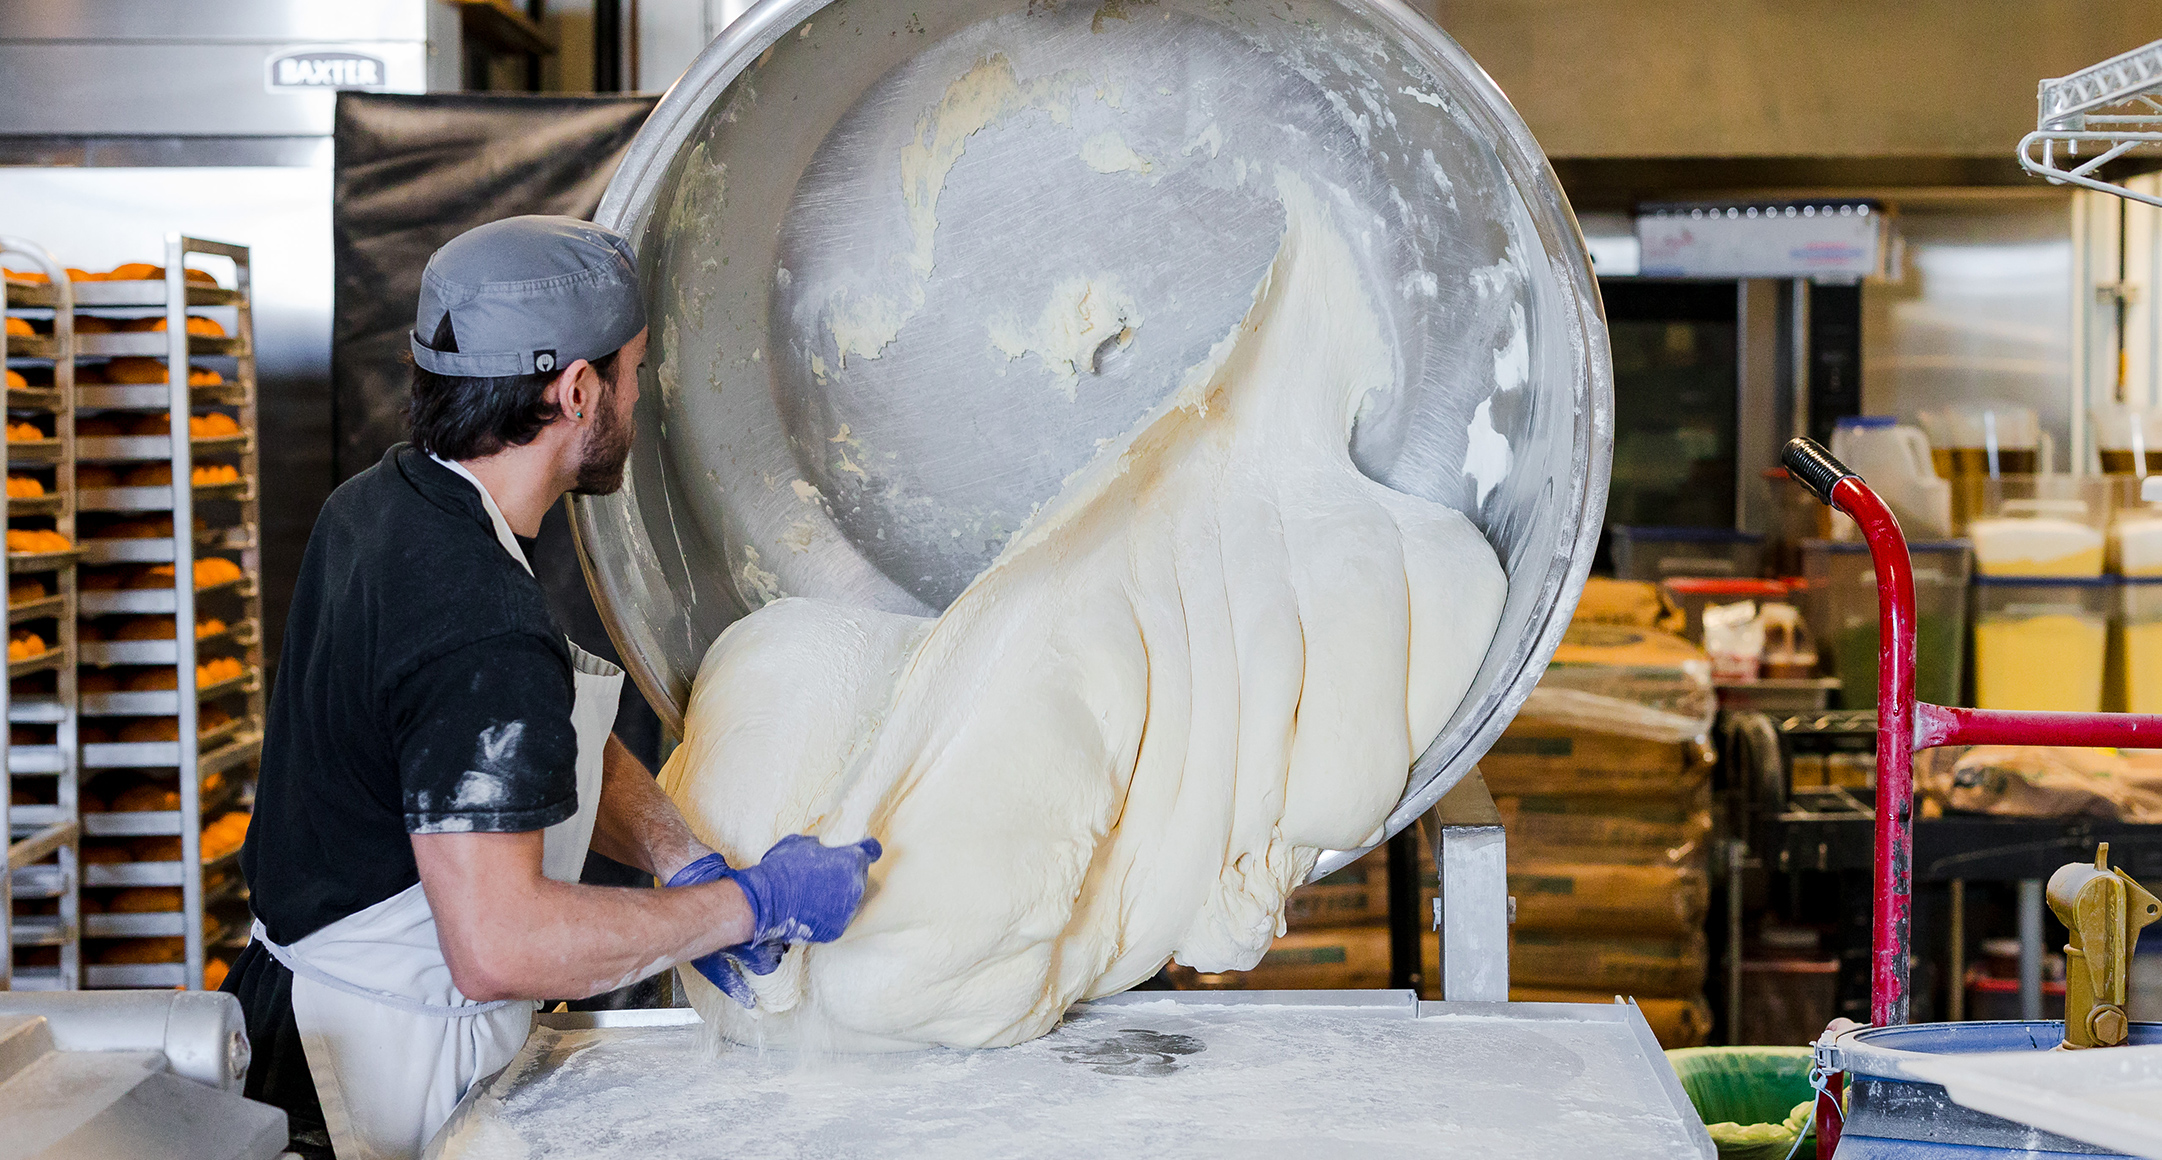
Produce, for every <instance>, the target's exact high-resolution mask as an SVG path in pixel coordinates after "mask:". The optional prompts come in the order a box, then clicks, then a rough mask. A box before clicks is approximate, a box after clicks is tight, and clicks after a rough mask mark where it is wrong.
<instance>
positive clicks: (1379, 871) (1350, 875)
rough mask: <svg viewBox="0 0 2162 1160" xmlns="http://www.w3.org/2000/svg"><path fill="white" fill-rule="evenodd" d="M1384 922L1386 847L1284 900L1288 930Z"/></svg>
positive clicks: (1386, 890)
mask: <svg viewBox="0 0 2162 1160" xmlns="http://www.w3.org/2000/svg"><path fill="white" fill-rule="evenodd" d="M1387 921H1389V857H1388V850H1387V848H1386V847H1384V848H1383V849H1380V850H1376V851H1374V852H1373V853H1371V854H1368V855H1367V856H1366V857H1364V858H1361V859H1359V860H1358V861H1356V862H1353V863H1352V864H1351V865H1349V866H1346V867H1344V868H1343V869H1341V870H1338V871H1337V872H1336V873H1334V874H1331V875H1329V876H1328V877H1327V878H1324V879H1322V880H1321V881H1319V882H1314V883H1310V884H1308V885H1306V886H1301V887H1299V888H1298V889H1297V890H1294V891H1292V892H1291V894H1290V895H1289V896H1288V897H1286V898H1285V899H1284V924H1285V926H1287V927H1288V928H1290V929H1291V930H1317V929H1321V928H1325V927H1334V926H1361V925H1365V924H1368V923H1385V922H1387Z"/></svg>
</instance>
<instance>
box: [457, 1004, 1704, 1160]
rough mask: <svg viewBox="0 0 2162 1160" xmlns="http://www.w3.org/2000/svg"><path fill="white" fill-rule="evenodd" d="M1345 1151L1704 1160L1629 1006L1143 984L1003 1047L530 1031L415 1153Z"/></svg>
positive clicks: (696, 1030)
mask: <svg viewBox="0 0 2162 1160" xmlns="http://www.w3.org/2000/svg"><path fill="white" fill-rule="evenodd" d="M689 1015H690V1013H689V1012H688V1011H683V1012H680V1013H679V1012H676V1011H669V1012H610V1013H603V1014H600V1015H598V1016H582V1017H572V1019H571V1020H570V1021H572V1022H578V1021H598V1022H601V1023H603V1024H606V1023H611V1022H627V1021H638V1020H645V1021H651V1020H655V1019H675V1018H679V1017H689ZM548 1018H550V1019H551V1020H554V1021H563V1020H564V1017H562V1016H555V1017H548ZM1346 1145H1351V1146H1355V1147H1357V1148H1359V1149H1360V1150H1361V1153H1362V1154H1366V1155H1374V1156H1427V1155H1433V1156H1441V1155H1447V1156H1452V1157H1474V1156H1496V1157H1500V1156H1509V1157H1522V1156H1539V1157H1547V1158H1558V1157H1570V1156H1586V1157H1589V1156H1599V1157H1607V1158H1622V1157H1647V1158H1650V1157H1659V1158H1662V1160H1663V1158H1668V1157H1680V1156H1704V1157H1709V1156H1711V1155H1712V1154H1713V1153H1712V1145H1711V1141H1710V1138H1709V1137H1708V1136H1707V1135H1706V1134H1705V1131H1704V1128H1703V1125H1702V1124H1701V1123H1700V1122H1699V1121H1698V1119H1697V1117H1696V1114H1695V1113H1694V1112H1693V1111H1692V1110H1690V1107H1689V1102H1688V1100H1687V1098H1686V1097H1685V1096H1684V1095H1683V1093H1682V1091H1681V1087H1680V1085H1679V1084H1678V1083H1677V1082H1676V1080H1675V1078H1674V1073H1673V1071H1672V1070H1671V1069H1670V1068H1668V1066H1667V1064H1666V1061H1665V1059H1664V1058H1663V1057H1661V1056H1660V1054H1659V1048H1658V1044H1657V1042H1656V1041H1655V1040H1654V1039H1653V1038H1652V1035H1651V1032H1650V1029H1649V1028H1647V1027H1646V1026H1645V1024H1644V1021H1643V1018H1642V1017H1641V1016H1640V1015H1639V1014H1638V1013H1637V1012H1636V1010H1635V1009H1634V1008H1631V1007H1622V1006H1612V1007H1604V1006H1590V1005H1576V1004H1547V1003H1536V1004H1535V1003H1510V1004H1501V1003H1416V1004H1414V1002H1413V1001H1412V999H1411V997H1410V995H1409V994H1408V993H1406V992H1369V991H1361V992H1277V993H1245V994H1238V993H1215V994H1210V993H1192V992H1187V993H1167V992H1141V993H1133V994H1129V995H1123V996H1119V997H1118V998H1116V999H1113V1000H1108V1001H1104V1002H1098V1003H1093V1004H1085V1005H1083V1006H1080V1007H1076V1008H1075V1009H1074V1011H1073V1013H1072V1014H1071V1016H1070V1017H1069V1019H1068V1020H1067V1022H1066V1023H1065V1024H1064V1025H1062V1026H1061V1027H1060V1028H1059V1029H1058V1030H1057V1031H1055V1032H1053V1033H1052V1034H1050V1035H1047V1036H1045V1037H1043V1038H1042V1039H1038V1040H1035V1041H1034V1042H1031V1043H1027V1044H1023V1045H1021V1046H1019V1047H1010V1048H1001V1049H996V1050H988V1051H975V1052H965V1051H946V1050H933V1051H925V1052H913V1053H908V1054H903V1055H886V1056H828V1057H824V1058H816V1059H813V1058H808V1057H804V1056H798V1055H795V1054H790V1053H781V1052H765V1053H761V1052H758V1051H755V1050H752V1049H749V1048H742V1047H733V1046H723V1047H722V1048H721V1049H720V1050H719V1052H718V1054H716V1051H715V1047H714V1042H713V1039H712V1038H711V1036H710V1033H709V1032H708V1031H707V1030H706V1029H705V1028H704V1027H703V1026H702V1025H700V1024H697V1023H695V1022H693V1023H682V1022H674V1023H667V1024H660V1025H648V1026H598V1027H591V1028H580V1029H558V1028H551V1027H545V1026H544V1027H542V1028H539V1029H537V1030H536V1031H535V1033H534V1035H533V1038H532V1039H531V1040H530V1041H529V1042H528V1043H527V1044H526V1047H525V1050H524V1051H523V1052H522V1053H521V1054H520V1055H519V1057H518V1059H517V1060H516V1061H514V1062H513V1063H512V1064H511V1066H510V1067H508V1068H506V1069H505V1070H504V1072H503V1074H502V1075H501V1076H499V1077H497V1078H496V1080H495V1081H494V1082H493V1083H491V1084H489V1085H487V1086H486V1087H485V1088H482V1089H477V1090H476V1091H474V1092H473V1093H472V1094H471V1095H469V1096H468V1097H467V1098H466V1101H465V1102H464V1104H462V1105H461V1106H460V1108H459V1110H458V1113H457V1114H456V1115H455V1116H454V1117H453V1119H452V1121H451V1123H450V1125H449V1126H448V1127H446V1128H445V1130H444V1132H443V1133H442V1135H441V1136H440V1137H439V1138H438V1139H437V1140H436V1142H435V1144H434V1145H433V1146H432V1147H431V1149H430V1152H429V1155H431V1156H441V1157H473V1158H495V1157H506V1158H508V1157H534V1158H538V1157H555V1156H560V1157H572V1156H577V1157H638V1158H640V1160H646V1158H653V1160H662V1158H668V1157H708V1156H711V1157H720V1156H726V1157H729V1158H731V1160H756V1158H763V1157H792V1156H818V1157H836V1158H841V1157H856V1156H909V1157H943V1156H955V1157H960V1156H1021V1155H1026V1156H1032V1157H1091V1158H1096V1157H1107V1156H1110V1157H1122V1156H1134V1157H1139V1156H1143V1155H1146V1156H1148V1157H1150V1158H1151V1160H1160V1158H1170V1157H1184V1156H1227V1155H1237V1156H1250V1157H1268V1156H1299V1157H1310V1156H1313V1155H1316V1154H1321V1155H1331V1154H1341V1153H1342V1151H1343V1149H1344V1147H1345V1146H1346ZM1144 1150H1145V1151H1144Z"/></svg>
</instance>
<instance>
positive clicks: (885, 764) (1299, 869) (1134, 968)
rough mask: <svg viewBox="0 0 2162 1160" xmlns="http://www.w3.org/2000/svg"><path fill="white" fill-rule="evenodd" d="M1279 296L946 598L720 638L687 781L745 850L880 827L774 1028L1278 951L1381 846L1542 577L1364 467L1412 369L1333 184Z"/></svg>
mask: <svg viewBox="0 0 2162 1160" xmlns="http://www.w3.org/2000/svg"><path fill="white" fill-rule="evenodd" d="M1276 186H1277V190H1278V194H1279V197H1280V198H1281V201H1282V204H1283V207H1284V214H1285V223H1286V224H1285V229H1284V233H1283V237H1282V241H1281V244H1280V246H1279V248H1278V251H1277V254H1276V258H1275V260H1274V262H1273V263H1272V264H1271V266H1270V268H1269V271H1268V273H1267V276H1266V277H1265V278H1264V279H1263V281H1262V283H1261V285H1260V286H1259V287H1258V288H1257V289H1256V292H1255V295H1254V300H1253V306H1252V309H1251V310H1250V311H1249V312H1248V314H1247V316H1246V317H1245V318H1244V319H1243V320H1242V321H1241V322H1240V323H1239V325H1238V326H1237V327H1236V328H1235V329H1234V330H1233V332H1232V333H1231V334H1229V335H1227V336H1226V337H1225V338H1224V339H1223V341H1221V342H1220V343H1218V344H1217V345H1216V347H1215V349H1214V350H1213V351H1211V353H1210V356H1209V358H1208V359H1207V360H1205V361H1204V362H1203V363H1202V364H1201V365H1199V366H1196V367H1194V368H1193V369H1191V370H1190V371H1189V372H1188V373H1187V374H1186V376H1185V378H1184V379H1183V381H1182V382H1181V383H1180V384H1179V385H1178V389H1176V390H1175V391H1173V392H1172V393H1171V394H1170V395H1169V397H1168V398H1167V399H1166V400H1165V402H1164V403H1163V404H1162V405H1160V406H1159V407H1157V408H1156V409H1155V410H1154V411H1152V412H1151V413H1150V414H1149V415H1147V416H1146V417H1145V418H1144V419H1143V420H1142V421H1141V422H1140V423H1138V424H1136V426H1135V427H1134V428H1133V430H1131V431H1130V432H1129V433H1128V434H1126V435H1125V436H1124V437H1122V438H1121V439H1119V440H1116V441H1114V442H1113V443H1112V444H1110V445H1109V446H1106V447H1105V448H1104V449H1103V450H1102V451H1101V452H1100V453H1099V454H1098V455H1097V456H1096V458H1095V459H1094V460H1093V461H1092V462H1091V463H1090V464H1089V465H1088V466H1087V467H1085V468H1084V469H1082V470H1081V471H1080V472H1078V473H1076V474H1075V476H1074V477H1073V478H1071V479H1070V480H1068V481H1067V483H1066V485H1065V487H1064V488H1063V489H1062V490H1061V491H1060V492H1059V494H1058V495H1057V497H1056V498H1054V499H1053V500H1052V501H1051V502H1049V503H1047V504H1046V505H1044V507H1043V509H1042V510H1041V511H1040V512H1039V513H1038V514H1037V515H1036V516H1035V517H1034V518H1032V519H1031V520H1030V521H1029V522H1028V524H1027V525H1026V526H1024V527H1023V528H1022V529H1021V530H1020V531H1019V532H1018V533H1017V534H1016V535H1015V536H1014V537H1013V539H1012V541H1011V542H1010V543H1009V544H1008V545H1007V547H1006V548H1005V550H1004V551H1003V552H1002V553H1001V554H1000V555H999V557H998V558H997V560H996V561H994V562H993V564H992V565H991V566H990V567H989V568H988V569H986V570H985V571H984V572H983V573H982V574H981V575H979V576H978V577H977V578H976V579H975V581H974V582H973V583H971V584H970V585H969V586H968V588H967V589H966V590H965V591H963V592H962V594H961V595H960V597H959V598H957V599H956V600H955V601H954V602H953V603H952V604H951V605H950V606H949V607H948V608H947V609H946V610H945V612H944V613H943V614H941V615H940V616H938V617H937V618H935V619H931V618H923V617H914V616H905V615H898V614H893V613H884V612H878V611H873V610H869V609H864V608H860V607H855V606H851V605H845V604H840V603H836V602H830V601H821V600H809V599H784V600H780V601H776V602H774V603H771V604H768V605H767V606H766V607H764V608H763V609H761V610H759V611H757V612H755V613H753V614H751V615H750V616H748V617H745V618H744V619H742V620H740V621H738V622H736V623H735V624H733V625H731V626H730V627H729V628H728V630H727V631H726V632H724V633H723V634H722V635H721V636H720V638H719V639H718V640H717V641H715V643H714V644H713V646H712V648H711V649H710V650H709V652H708V653H707V655H706V657H705V661H704V663H703V665H702V666H701V668H700V670H699V673H698V677H697V680H696V683H695V685H694V687H693V691H692V695H691V702H690V706H689V711H688V713H687V714H686V717H685V727H684V743H683V745H682V746H680V747H679V748H678V749H677V750H676V752H675V754H674V756H673V757H672V758H671V759H670V760H669V763H668V765H667V767H666V768H665V769H664V770H663V771H662V775H661V777H662V784H663V786H664V787H665V788H666V789H667V790H668V792H669V793H670V795H671V796H672V797H674V799H675V800H676V802H677V803H678V805H679V806H681V807H682V809H683V811H684V814H685V816H686V817H687V818H689V819H690V821H691V824H692V826H693V828H694V829H696V830H697V831H698V833H699V836H700V838H702V839H703V840H705V841H706V842H707V843H708V844H710V845H711V846H713V848H715V849H717V850H719V851H721V852H722V853H723V854H725V855H726V856H727V857H728V858H729V860H730V861H731V862H732V863H735V864H739V865H740V864H743V863H745V862H748V861H750V860H752V859H754V858H756V857H757V856H758V854H759V852H761V851H763V850H765V849H766V848H767V847H768V846H770V845H771V844H772V842H773V841H775V840H776V839H778V838H779V837H780V836H782V835H785V834H788V833H794V832H800V831H808V832H810V833H814V834H817V835H818V836H819V837H820V838H822V839H823V840H825V841H826V842H828V843H840V842H846V841H854V840H856V839H859V838H862V837H865V836H873V837H876V838H878V839H879V840H880V841H881V842H882V843H884V845H885V848H886V856H885V858H884V859H883V860H882V861H880V862H879V863H877V864H876V865H875V866H874V867H873V868H872V880H871V888H870V892H869V894H868V895H867V898H866V902H865V905H864V908H863V911H862V913H861V915H860V916H859V917H858V918H857V920H856V922H855V924H854V925H853V926H851V927H850V929H849V931H848V933H847V934H846V935H845V936H844V937H843V938H842V939H841V940H840V941H838V942H835V943H832V944H827V945H823V946H810V947H798V948H796V949H794V950H792V951H791V952H790V953H789V954H788V956H787V958H786V959H785V960H784V962H783V965H782V967H781V969H780V970H779V971H777V972H776V973H774V974H773V975H770V976H766V977H763V978H753V980H752V983H753V986H754V988H755V989H756V991H757V993H758V999H759V1006H758V1008H757V1009H756V1010H754V1011H744V1010H742V1009H740V1008H738V1007H736V1006H735V1004H734V1003H733V1002H731V1001H729V1000H727V999H725V998H724V997H722V996H721V995H720V994H719V992H718V991H716V990H714V989H713V988H712V987H711V986H710V985H709V984H707V983H706V982H705V981H704V980H703V979H702V978H700V977H698V976H697V975H696V974H695V973H694V972H682V973H681V976H682V977H683V978H684V980H685V983H686V986H687V987H688V988H689V990H690V992H691V996H692V1002H693V1004H694V1005H695V1006H696V1007H698V1009H699V1010H700V1012H701V1014H702V1015H703V1016H704V1017H705V1018H706V1019H707V1020H708V1021H709V1022H713V1023H716V1024H718V1025H719V1026H720V1028H721V1030H722V1031H723V1033H724V1034H726V1035H728V1036H729V1037H730V1038H732V1039H736V1040H738V1041H742V1042H757V1043H769V1044H773V1043H782V1044H788V1043H795V1044H804V1045H811V1046H818V1047H823V1048H830V1049H835V1050H902V1049H909V1048H916V1047H922V1046H927V1045H933V1044H943V1045H948V1046H955V1047H985V1046H1000V1045H1006V1044H1012V1043H1018V1042H1022V1041H1024V1040H1027V1039H1030V1038H1033V1037H1035V1036H1038V1035H1041V1034H1043V1033H1045V1032H1047V1031H1049V1030H1050V1029H1051V1028H1052V1027H1053V1026H1055V1025H1056V1023H1057V1021H1058V1019H1059V1017H1060V1015H1061V1014H1062V1013H1063V1012H1064V1011H1065V1009H1066V1008H1067V1007H1068V1006H1069V1005H1071V1004H1072V1003H1074V1002H1077V1001H1080V1000H1083V999H1087V998H1091V997H1094V996H1100V995H1104V994H1110V993H1114V992H1117V991H1121V990H1124V989H1126V988H1128V987H1131V986H1133V985H1134V984H1136V983H1139V982H1141V981H1143V980H1145V979H1147V978H1148V977H1149V976H1151V975H1153V974H1154V973H1155V972H1156V971H1157V970H1158V969H1159V968H1160V967H1161V966H1162V965H1163V964H1164V962H1165V961H1166V960H1167V959H1172V958H1176V959H1177V960H1178V961H1179V962H1181V963H1184V964H1186V965H1188V966H1192V967H1195V968H1197V969H1201V970H1208V971H1217V970H1236V969H1243V968H1246V967H1250V966H1252V965H1253V964H1254V962H1255V961H1257V960H1258V959H1259V958H1260V956H1261V955H1262V953H1263V952H1264V951H1266V949H1267V948H1268V946H1269V943H1270V941H1271V939H1272V938H1273V937H1274V936H1275V935H1276V934H1277V933H1278V932H1279V930H1280V928H1281V916H1282V911H1283V902H1284V896H1285V894H1286V893H1288V892H1289V891H1290V890H1291V889H1292V887H1294V886H1296V885H1297V884H1298V883H1299V882H1300V881H1302V880H1303V879H1304V878H1305V877H1306V876H1307V874H1308V872H1309V871H1311V870H1312V868H1313V866H1314V862H1315V859H1316V857H1317V856H1318V854H1319V853H1320V851H1322V850H1324V849H1332V848H1333V849H1343V848H1352V847H1357V846H1360V845H1364V844H1367V843H1369V842H1371V841H1374V840H1378V839H1379V838H1380V837H1381V835H1382V831H1381V827H1382V824H1383V822H1384V820H1385V819H1386V817H1387V815H1388V813H1389V811H1390V809H1391V808H1392V807H1393V806H1395V805H1396V803H1397V801H1398V799H1399V798H1400V797H1401V796H1402V794H1403V791H1404V787H1405V780H1406V777H1407V774H1408V772H1409V769H1410V767H1411V764H1412V762H1413V760H1414V759H1416V758H1417V756H1418V755H1419V753H1420V752H1421V751H1423V750H1424V749H1425V747H1426V746H1427V745H1428V744H1429V743H1430V742H1431V741H1432V740H1433V739H1434V738H1435V736H1436V735H1437V734H1439V732H1440V731H1441V730H1442V728H1443V727H1444V726H1445V725H1446V724H1447V722H1448V721H1449V718H1450V716H1451V714H1452V713H1453V712H1454V711H1455V709H1456V707H1457V705H1458V703H1459V702H1460V701H1461V700H1462V699H1463V697H1464V694H1465V692H1466V690H1467V689H1468V688H1469V687H1470V686H1471V683H1472V679H1473V677H1474V674H1475V673H1476V672H1477V670H1478V668H1479V665H1480V662H1481V660H1482V659H1483V658H1484V656H1485V653H1486V650H1487V647H1488V644H1489V642H1490V641H1491V639H1492V637H1493V634H1494V628H1495V625H1496V623H1497V621H1498V620H1499V618H1500V616H1501V611H1502V607H1503V602H1504V599H1505V597H1506V595H1507V588H1508V584H1507V580H1506V578H1505V576H1504V574H1503V571H1502V568H1501V565H1500V563H1499V562H1498V560H1497V559H1496V557H1495V554H1494V551H1493V549H1492V547H1491V546H1490V545H1489V544H1488V543H1487V541H1486V539H1485V538H1484V537H1483V536H1482V535H1481V534H1480V533H1479V531H1478V530H1477V529H1476V528H1475V527H1473V526H1472V524H1471V523H1470V521H1468V520H1466V519H1465V518H1464V517H1463V515H1462V514H1460V513H1459V512H1457V511H1455V510H1454V509H1452V508H1449V507H1447V506H1445V505H1442V504H1436V503H1432V502H1429V501H1426V500H1423V499H1418V498H1415V497H1412V496H1408V495H1404V494H1402V493H1399V492H1395V491H1392V490H1390V489H1388V488H1386V487H1384V486H1382V485H1381V484H1379V483H1376V482H1374V481H1373V480H1370V479H1368V478H1366V477H1365V476H1363V475H1361V474H1360V473H1359V471H1358V470H1357V469H1356V468H1355V467H1354V466H1353V464H1352V462H1351V458H1350V454H1349V451H1348V447H1349V442H1350V438H1351V430H1352V425H1353V421H1354V419H1355V417H1356V416H1357V414H1358V412H1359V409H1360V407H1361V405H1362V404H1363V403H1365V402H1366V401H1367V400H1368V398H1369V396H1371V395H1373V394H1375V393H1376V392H1385V391H1388V390H1390V389H1391V387H1392V386H1393V385H1394V383H1393V376H1394V369H1393V368H1394V363H1393V360H1392V358H1391V353H1390V347H1389V345H1388V343H1387V340H1386V337H1385V335H1384V334H1383V330H1382V325H1381V322H1380V317H1379V314H1378V312H1377V311H1376V309H1375V304H1374V302H1373V300H1372V297H1371V294H1370V292H1369V289H1368V287H1366V286H1365V285H1363V284H1362V280H1361V278H1360V276H1359V273H1358V266H1357V263H1356V262H1355V261H1354V259H1353V256H1352V254H1351V251H1350V249H1349V247H1348V246H1347V245H1346V243H1345V241H1344V238H1343V236H1342V234H1341V232H1340V230H1339V226H1338V224H1337V223H1336V222H1335V221H1334V220H1333V218H1332V216H1331V213H1330V211H1329V209H1328V208H1327V207H1326V204H1325V201H1324V199H1323V198H1321V197H1318V196H1317V195H1316V193H1315V191H1313V190H1311V189H1309V188H1308V186H1307V185H1306V183H1305V182H1304V181H1303V180H1301V179H1300V178H1299V177H1297V176H1295V175H1292V174H1289V173H1279V174H1278V176H1277V178H1276Z"/></svg>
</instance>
